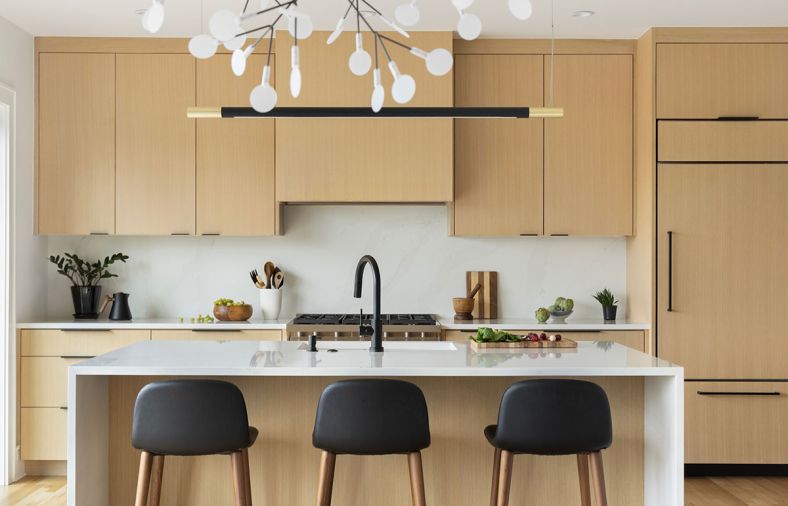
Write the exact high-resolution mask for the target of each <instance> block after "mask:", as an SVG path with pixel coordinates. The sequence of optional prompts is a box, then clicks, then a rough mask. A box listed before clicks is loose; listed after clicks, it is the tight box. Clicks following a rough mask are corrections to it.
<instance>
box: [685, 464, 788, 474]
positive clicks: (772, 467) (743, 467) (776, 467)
mask: <svg viewBox="0 0 788 506" xmlns="http://www.w3.org/2000/svg"><path fill="white" fill-rule="evenodd" d="M684 476H686V477H692V476H788V464H684Z"/></svg>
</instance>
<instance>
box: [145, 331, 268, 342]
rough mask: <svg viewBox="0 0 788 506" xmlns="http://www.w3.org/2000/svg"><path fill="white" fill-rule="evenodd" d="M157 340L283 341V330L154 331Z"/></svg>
mask: <svg viewBox="0 0 788 506" xmlns="http://www.w3.org/2000/svg"><path fill="white" fill-rule="evenodd" d="M151 338H152V339H153V340H154V341H155V340H176V339H177V340H183V341H190V340H191V341H197V340H206V341H281V340H282V331H281V330H235V329H225V330H188V329H186V330H154V331H153V332H152V335H151Z"/></svg>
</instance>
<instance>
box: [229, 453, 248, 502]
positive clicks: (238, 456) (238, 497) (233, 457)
mask: <svg viewBox="0 0 788 506" xmlns="http://www.w3.org/2000/svg"><path fill="white" fill-rule="evenodd" d="M230 463H231V464H232V468H233V490H234V491H235V506H246V494H245V492H244V491H245V490H246V485H244V463H243V454H242V453H241V452H234V453H231V454H230Z"/></svg>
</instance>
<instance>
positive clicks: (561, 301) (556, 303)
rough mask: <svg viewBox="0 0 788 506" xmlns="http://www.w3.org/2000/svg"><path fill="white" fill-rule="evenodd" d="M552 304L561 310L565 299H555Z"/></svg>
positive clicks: (564, 304)
mask: <svg viewBox="0 0 788 506" xmlns="http://www.w3.org/2000/svg"><path fill="white" fill-rule="evenodd" d="M554 304H555V305H556V306H558V307H560V308H563V307H565V306H566V299H565V298H563V297H558V298H557V299H555V302H554Z"/></svg>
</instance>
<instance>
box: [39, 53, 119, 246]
mask: <svg viewBox="0 0 788 506" xmlns="http://www.w3.org/2000/svg"><path fill="white" fill-rule="evenodd" d="M38 65H39V71H38V79H39V82H38V86H39V96H38V233H40V234H52V235H87V234H111V233H114V232H115V55H114V54H56V53H41V54H40V55H39V60H38Z"/></svg>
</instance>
